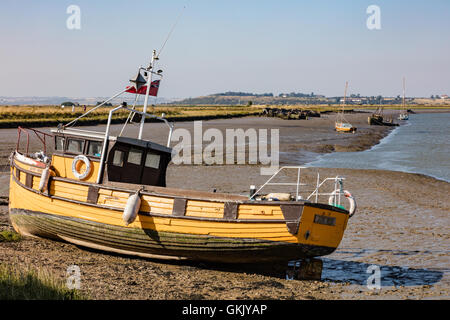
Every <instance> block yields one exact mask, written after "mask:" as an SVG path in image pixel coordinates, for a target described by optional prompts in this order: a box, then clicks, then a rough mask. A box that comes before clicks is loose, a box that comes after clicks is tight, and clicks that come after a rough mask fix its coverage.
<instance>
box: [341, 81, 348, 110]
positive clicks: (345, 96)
mask: <svg viewBox="0 0 450 320" xmlns="http://www.w3.org/2000/svg"><path fill="white" fill-rule="evenodd" d="M347 88H348V81H345V91H344V104H343V105H342V113H344V106H345V102H346V99H347Z"/></svg>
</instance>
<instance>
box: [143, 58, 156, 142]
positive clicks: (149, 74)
mask: <svg viewBox="0 0 450 320" xmlns="http://www.w3.org/2000/svg"><path fill="white" fill-rule="evenodd" d="M155 60H158V57H157V56H156V50H153V54H152V61H151V62H150V65H149V66H148V68H147V71H148V72H147V91H146V92H145V100H144V110H143V112H144V113H147V106H148V96H149V94H150V87H151V85H152V78H153V77H152V75H153V72H152V68H153V67H154V63H155ZM144 123H145V116H142V119H141V126H140V127H139V135H138V139H142V132H143V130H144Z"/></svg>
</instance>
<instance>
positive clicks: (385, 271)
mask: <svg viewBox="0 0 450 320" xmlns="http://www.w3.org/2000/svg"><path fill="white" fill-rule="evenodd" d="M83 250H87V251H90V252H95V253H98V254H106V253H105V252H104V251H101V250H96V249H91V248H84V247H83ZM380 251H386V250H380ZM415 252H416V251H414V252H412V253H411V254H413V253H415ZM405 254H407V253H405ZM108 255H113V256H118V257H124V258H127V259H130V260H139V261H142V260H146V261H148V262H152V263H157V264H160V265H166V264H169V265H173V266H182V267H189V268H193V269H202V270H211V271H221V272H232V273H241V274H242V273H247V274H258V275H262V276H267V277H273V278H278V279H283V280H285V279H287V280H317V281H323V282H334V283H349V284H354V285H361V286H366V285H367V280H368V278H369V277H370V276H371V275H372V274H373V273H371V272H368V270H369V267H371V266H377V267H379V270H380V273H381V283H380V284H381V287H392V286H395V287H399V286H403V287H411V286H423V285H434V284H436V283H438V282H439V281H441V279H442V277H443V276H444V272H443V271H439V270H430V269H424V268H409V267H402V266H389V265H382V264H373V263H372V264H370V263H364V262H357V261H351V260H340V259H330V258H320V259H318V258H312V259H304V260H294V261H289V263H287V264H285V263H249V264H239V263H213V262H203V261H202V262H199V261H193V260H187V259H186V260H182V259H181V260H173V259H167V260H164V259H160V258H158V259H156V258H155V259H153V258H142V257H133V256H129V255H123V254H120V253H108Z"/></svg>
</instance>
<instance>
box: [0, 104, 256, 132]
mask: <svg viewBox="0 0 450 320" xmlns="http://www.w3.org/2000/svg"><path fill="white" fill-rule="evenodd" d="M111 109H112V108H110V107H105V108H99V109H97V110H95V111H93V112H91V113H90V114H88V115H87V116H85V117H83V118H82V119H80V120H78V122H77V124H78V125H95V124H102V123H106V122H107V120H108V115H109V111H110V110H111ZM87 110H89V108H88V109H87ZM138 110H142V107H138ZM82 111H83V110H80V108H78V109H77V110H75V112H72V110H71V108H66V109H62V108H61V107H59V106H0V128H15V127H17V126H24V127H42V126H56V125H58V124H59V123H63V124H64V123H68V122H70V121H71V120H73V119H75V118H77V117H79V116H81V115H82V114H83V112H82ZM148 112H149V113H152V114H155V115H157V116H161V115H162V114H164V115H165V118H166V119H167V120H169V121H173V122H175V121H193V120H210V119H219V118H233V117H243V116H249V115H257V114H259V113H260V108H258V107H244V106H198V107H197V106H171V107H152V108H149V109H148ZM128 115H129V112H128V111H127V110H119V111H117V112H115V113H114V115H113V118H112V122H113V123H120V122H124V121H125V120H126V119H127V117H128ZM150 121H152V119H147V122H150Z"/></svg>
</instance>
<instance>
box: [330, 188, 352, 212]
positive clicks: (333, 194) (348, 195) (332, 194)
mask: <svg viewBox="0 0 450 320" xmlns="http://www.w3.org/2000/svg"><path fill="white" fill-rule="evenodd" d="M337 193H339V190H334V191H333V192H332V193H331V195H330V197H329V198H328V204H329V205H330V206H334V205H336V204H335V203H334V197H335V195H336V194H337ZM343 193H344V196H345V197H346V198H347V200H348V202H350V209H348V212H349V215H348V216H349V217H350V218H351V217H352V216H353V215H354V214H355V212H356V201H355V198H353V196H352V194H351V193H350V192H349V191H347V190H344V191H343Z"/></svg>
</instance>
